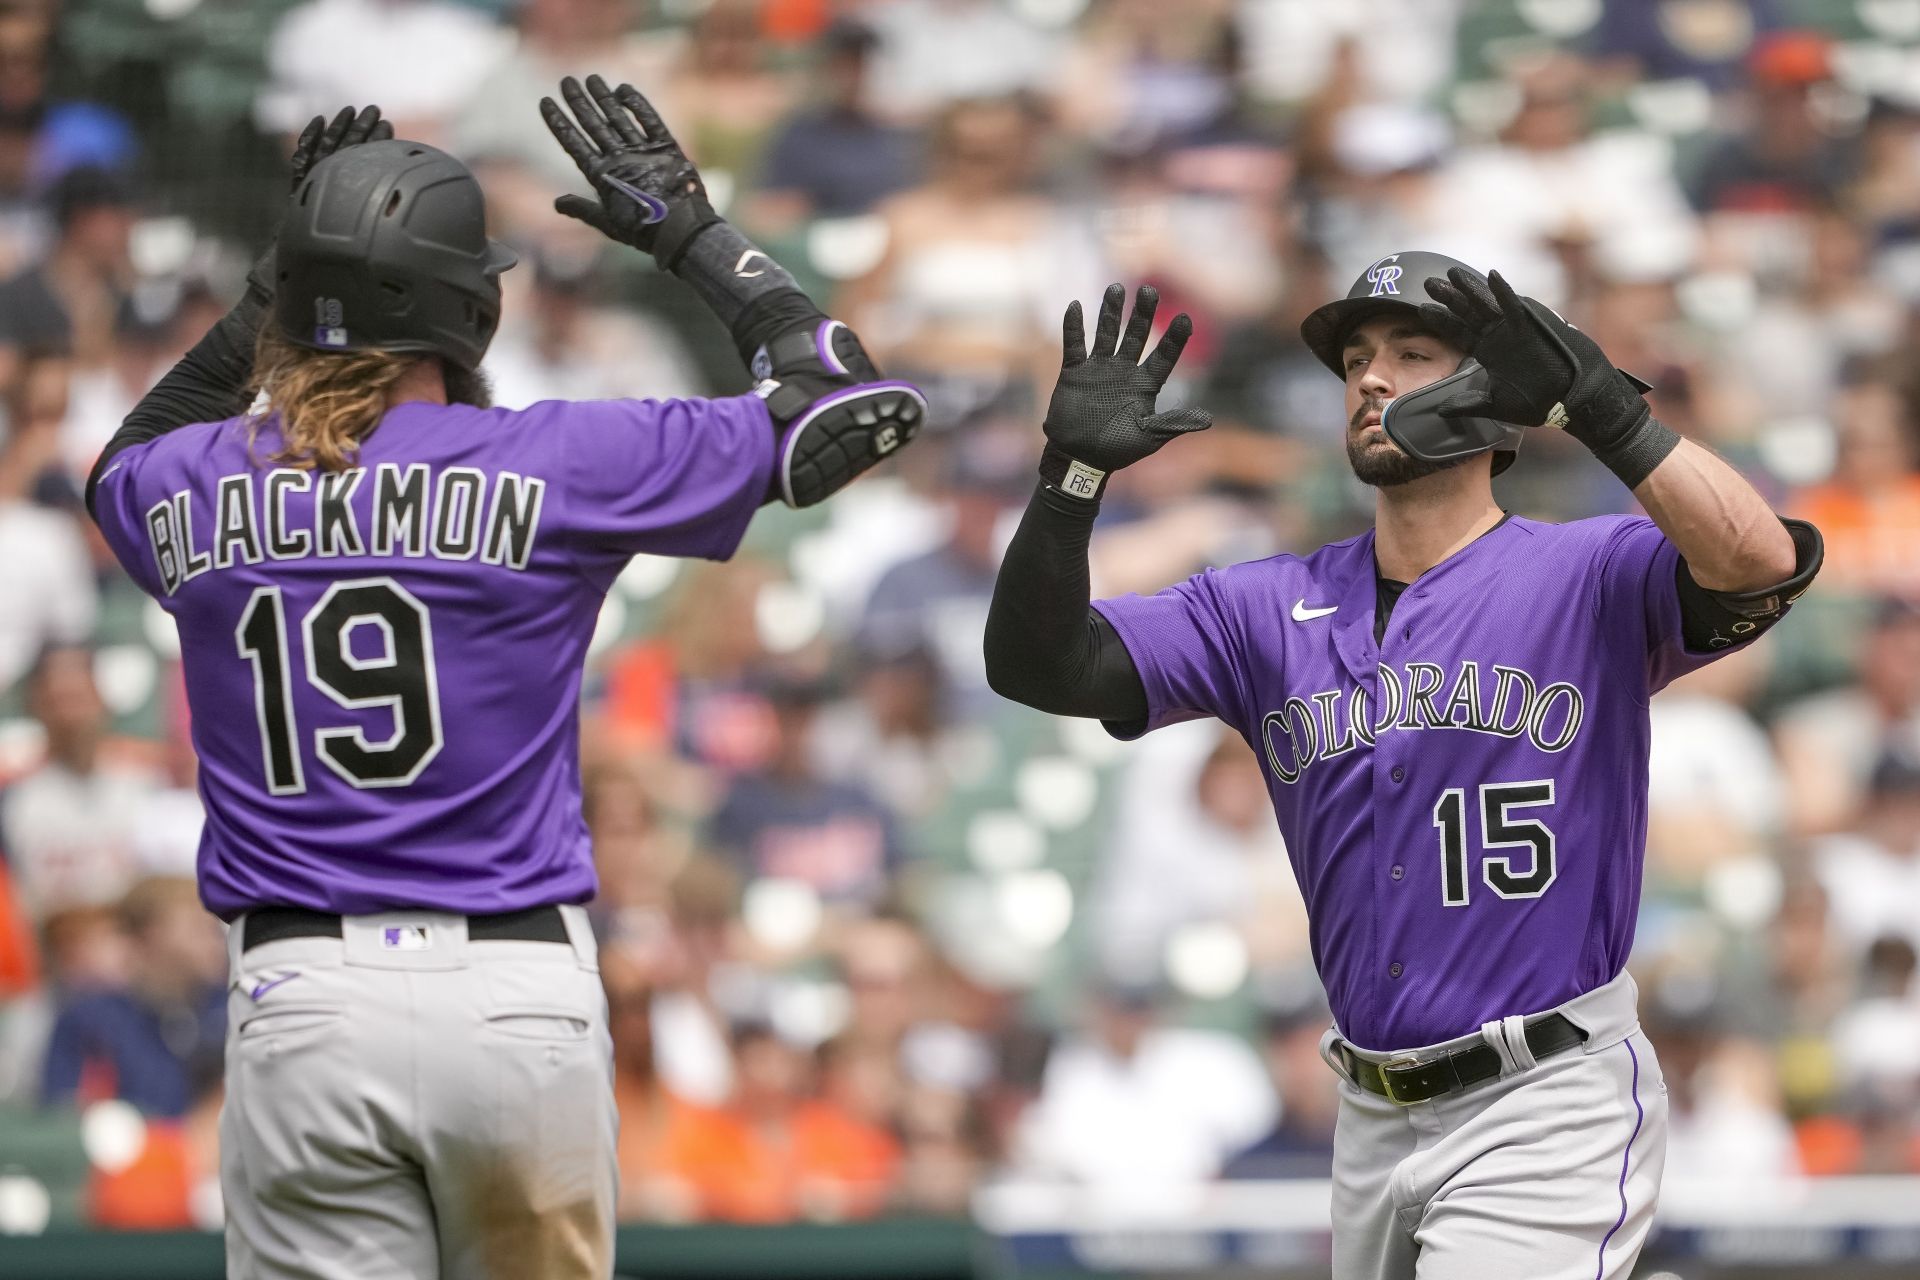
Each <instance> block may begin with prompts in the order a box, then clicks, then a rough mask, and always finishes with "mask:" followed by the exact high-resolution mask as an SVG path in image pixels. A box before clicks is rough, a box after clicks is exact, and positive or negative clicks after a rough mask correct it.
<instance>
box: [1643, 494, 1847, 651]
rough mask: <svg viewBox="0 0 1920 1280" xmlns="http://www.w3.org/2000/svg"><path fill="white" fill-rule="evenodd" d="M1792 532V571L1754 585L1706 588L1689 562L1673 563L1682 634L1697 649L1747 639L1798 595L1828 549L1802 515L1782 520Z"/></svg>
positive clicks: (1769, 623) (1779, 615)
mask: <svg viewBox="0 0 1920 1280" xmlns="http://www.w3.org/2000/svg"><path fill="white" fill-rule="evenodd" d="M1780 523H1781V524H1783V525H1785V526H1786V527H1787V533H1788V534H1789V535H1791V536H1792V538H1793V554H1794V566H1793V576H1792V577H1791V578H1788V579H1787V580H1786V581H1785V582H1783V583H1780V584H1779V585H1778V586H1773V587H1762V588H1761V589H1760V590H1758V591H1738V592H1735V591H1710V590H1708V589H1707V588H1706V587H1703V586H1701V585H1700V584H1699V583H1697V582H1695V581H1694V580H1693V573H1692V571H1691V570H1689V569H1688V568H1687V562H1686V560H1685V559H1684V558H1682V559H1681V561H1680V563H1679V565H1678V567H1676V568H1675V569H1674V585H1675V587H1676V588H1677V589H1678V590H1679V593H1680V635H1681V638H1682V639H1683V640H1685V642H1686V646H1687V648H1689V649H1691V650H1692V651H1693V652H1695V653H1706V652H1708V651H1709V650H1714V649H1725V648H1728V647H1730V646H1732V645H1735V644H1739V643H1741V642H1742V641H1745V640H1751V639H1753V638H1754V637H1755V636H1757V635H1759V634H1760V633H1761V632H1764V631H1765V630H1767V628H1769V627H1771V626H1772V625H1773V624H1774V623H1776V622H1778V621H1779V620H1780V619H1781V618H1782V617H1784V616H1785V614H1786V612H1787V607H1788V606H1789V605H1791V604H1792V603H1793V602H1794V601H1795V600H1798V599H1799V598H1800V595H1801V593H1802V592H1804V591H1805V590H1806V589H1807V586H1808V584H1810V583H1811V582H1812V581H1813V576H1814V575H1815V574H1816V573H1819V572H1820V563H1821V561H1822V560H1823V559H1824V558H1825V555H1826V545H1825V542H1824V541H1823V540H1822V539H1821V537H1820V531H1819V530H1818V529H1816V528H1814V527H1813V526H1812V525H1810V524H1808V523H1807V522H1806V521H1805V520H1785V519H1783V520H1781V521H1780Z"/></svg>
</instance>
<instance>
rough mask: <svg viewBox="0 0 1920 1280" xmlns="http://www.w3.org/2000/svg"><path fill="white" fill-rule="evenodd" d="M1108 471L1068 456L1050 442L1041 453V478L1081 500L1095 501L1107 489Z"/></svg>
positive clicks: (1097, 500) (1062, 491) (1071, 496)
mask: <svg viewBox="0 0 1920 1280" xmlns="http://www.w3.org/2000/svg"><path fill="white" fill-rule="evenodd" d="M1107 475H1108V473H1107V472H1105V471H1102V470H1100V469H1099V468H1098V467H1090V466H1088V465H1087V464H1086V463H1084V462H1080V461H1077V460H1076V459H1073V458H1070V457H1068V456H1067V455H1066V454H1064V453H1062V452H1060V450H1058V449H1056V448H1054V447H1053V445H1052V444H1048V445H1047V447H1046V449H1045V451H1044V452H1042V453H1041V455H1040V478H1041V479H1042V480H1045V481H1046V482H1047V483H1048V484H1049V485H1051V486H1052V487H1053V488H1055V489H1058V490H1059V491H1060V492H1061V493H1064V494H1066V495H1067V496H1068V497H1069V498H1076V499H1078V500H1079V501H1081V502H1088V503H1094V502H1099V501H1100V496H1101V495H1102V494H1104V493H1105V492H1106V491H1107Z"/></svg>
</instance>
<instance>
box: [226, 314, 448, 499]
mask: <svg viewBox="0 0 1920 1280" xmlns="http://www.w3.org/2000/svg"><path fill="white" fill-rule="evenodd" d="M421 359H422V357H421V356H419V355H418V354H416V353H413V352H402V351H311V350H308V349H307V348H306V347H301V346H296V345H294V344H293V343H291V342H288V341H287V340H286V339H285V338H283V337H281V336H280V335H279V334H278V333H276V332H275V331H274V327H273V326H272V325H270V324H269V325H264V326H262V327H261V330H260V337H259V340H258V341H257V342H256V343H255V344H254V348H253V389H254V390H255V391H264V392H266V393H267V400H268V402H269V404H270V405H271V407H272V411H273V413H274V414H277V415H278V416H279V419H280V440H281V444H280V448H279V450H278V451H277V452H275V453H274V454H272V455H271V456H269V457H268V459H267V461H269V462H275V463H278V464H280V465H281V466H287V467H295V468H298V469H300V470H302V471H307V470H312V469H315V468H318V469H319V470H321V471H344V470H345V469H346V468H347V467H349V466H351V465H353V461H354V459H355V457H356V456H357V455H358V454H359V452H360V442H361V441H362V440H365V439H366V438H367V437H368V436H369V435H371V434H372V433H373V429H374V428H375V427H377V426H379V425H380V419H381V418H382V417H383V416H384V415H385V414H386V412H387V395H388V393H389V392H391V391H392V390H393V387H394V384H395V383H397V382H399V381H400V379H401V378H402V377H403V376H404V375H405V374H406V372H407V370H408V369H411V368H412V367H413V366H414V365H415V364H417V363H418V362H419V361H420V360H421ZM266 419H267V415H265V414H260V415H256V416H255V417H254V419H253V422H252V428H251V434H250V436H249V440H248V444H249V447H251V445H252V442H253V440H256V439H258V438H259V434H260V428H261V427H262V426H263V425H264V424H265V422H266Z"/></svg>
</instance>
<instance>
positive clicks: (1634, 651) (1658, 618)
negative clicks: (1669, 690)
mask: <svg viewBox="0 0 1920 1280" xmlns="http://www.w3.org/2000/svg"><path fill="white" fill-rule="evenodd" d="M1679 570H1680V549H1679V548H1678V547H1676V546H1674V545H1673V543H1672V542H1670V541H1669V540H1668V539H1667V535H1666V534H1664V533H1662V532H1660V527H1659V526H1658V525H1656V524H1655V523H1654V522H1653V521H1651V520H1649V519H1647V518H1646V517H1644V516H1635V517H1632V518H1629V519H1624V520H1621V521H1619V522H1618V523H1617V524H1616V525H1615V526H1614V528H1613V529H1612V530H1611V531H1610V532H1609V533H1608V535H1607V537H1606V540H1605V542H1604V544H1603V545H1602V547H1601V551H1600V559H1599V573H1598V579H1597V582H1596V593H1597V594H1596V607H1597V609H1598V611H1599V619H1600V625H1601V627H1602V628H1603V629H1604V630H1605V632H1606V634H1607V635H1608V638H1609V648H1610V649H1612V650H1614V651H1615V652H1617V653H1618V654H1619V655H1620V656H1621V660H1622V664H1623V667H1622V669H1623V671H1625V672H1628V673H1637V674H1639V675H1640V676H1641V677H1643V678H1644V679H1645V680H1646V682H1647V693H1648V694H1649V695H1651V694H1655V693H1658V692H1660V690H1662V689H1664V688H1666V687H1667V685H1668V684H1670V683H1672V682H1673V681H1674V680H1677V679H1678V678H1680V677H1681V676H1683V675H1685V674H1687V673H1688V672H1689V671H1695V670H1698V669H1699V668H1701V667H1704V666H1706V665H1707V664H1708V663H1709V662H1712V661H1713V660H1714V659H1715V658H1720V657H1724V656H1725V655H1727V654H1729V653H1732V652H1734V651H1735V650H1737V649H1742V648H1745V647H1746V646H1747V645H1748V644H1750V643H1752V640H1751V639H1748V640H1743V641H1741V642H1739V643H1737V644H1732V645H1728V646H1726V647H1724V648H1720V649H1708V650H1694V649H1690V648H1689V647H1688V646H1687V642H1686V636H1685V633H1684V627H1683V625H1682V618H1681V612H1680V589H1679V578H1678V574H1679Z"/></svg>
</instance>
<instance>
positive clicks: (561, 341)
mask: <svg viewBox="0 0 1920 1280" xmlns="http://www.w3.org/2000/svg"><path fill="white" fill-rule="evenodd" d="M551 149H552V148H551V147H549V150H551ZM531 256H532V259H533V271H532V275H533V291H532V296H531V297H530V298H528V299H527V300H526V303H525V304H524V305H522V306H519V307H517V308H515V309H514V310H513V311H511V312H509V313H508V315H507V318H506V322H505V323H504V324H503V325H502V326H501V329H500V334H499V336H498V337H497V338H495V339H494V342H493V345H492V346H491V347H490V348H489V349H488V351H487V375H488V376H489V377H490V378H491V379H492V380H493V402H494V403H495V404H497V405H501V406H503V407H506V408H511V409H519V408H525V407H526V406H527V405H530V404H533V403H535V402H537V401H540V400H618V399H625V398H632V399H642V398H646V397H653V398H657V399H667V398H670V397H674V396H694V395H702V394H705V393H706V392H707V390H708V388H706V387H705V386H704V385H702V380H701V379H700V377H699V374H698V370H697V366H696V365H695V364H694V362H693V359H692V357H691V356H689V355H688V354H687V351H686V347H685V345H684V344H683V343H682V342H681V340H680V338H679V337H678V335H676V334H675V333H674V332H673V331H672V330H670V329H668V328H667V327H666V326H665V325H663V324H661V323H660V322H659V321H658V320H656V319H654V318H652V317H650V316H648V315H646V314H645V313H643V312H638V311H635V310H632V309H630V308H621V307H610V306H607V305H605V304H604V302H602V300H601V299H600V298H599V297H597V296H596V292H597V291H596V288H595V286H596V282H597V281H598V279H599V278H600V273H599V271H598V259H599V255H598V253H597V251H596V252H594V253H587V254H574V253H568V252H564V251H556V250H552V249H546V250H541V251H536V252H535V253H534V254H532V255H531Z"/></svg>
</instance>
